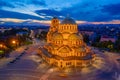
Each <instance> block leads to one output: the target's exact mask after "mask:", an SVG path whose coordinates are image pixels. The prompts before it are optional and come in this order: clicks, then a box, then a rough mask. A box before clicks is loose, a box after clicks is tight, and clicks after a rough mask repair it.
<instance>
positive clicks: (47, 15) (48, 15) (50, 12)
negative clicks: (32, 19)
mask: <svg viewBox="0 0 120 80" xmlns="http://www.w3.org/2000/svg"><path fill="white" fill-rule="evenodd" d="M35 13H36V14H38V15H42V16H44V17H45V18H46V19H51V18H52V17H54V16H57V17H58V18H60V19H61V18H63V16H64V14H63V13H62V12H60V11H57V10H54V9H43V10H36V11H35Z"/></svg>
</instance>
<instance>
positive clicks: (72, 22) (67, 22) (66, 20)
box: [61, 17, 76, 24]
mask: <svg viewBox="0 0 120 80" xmlns="http://www.w3.org/2000/svg"><path fill="white" fill-rule="evenodd" d="M61 24H76V22H75V21H74V20H73V19H72V18H70V17H66V18H65V19H64V20H63V21H62V22H61Z"/></svg>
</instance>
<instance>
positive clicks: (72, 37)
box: [68, 34, 82, 40]
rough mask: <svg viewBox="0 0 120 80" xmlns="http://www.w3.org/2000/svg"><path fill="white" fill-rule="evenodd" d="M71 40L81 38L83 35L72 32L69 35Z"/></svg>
mask: <svg viewBox="0 0 120 80" xmlns="http://www.w3.org/2000/svg"><path fill="white" fill-rule="evenodd" d="M68 39H69V40H81V39H82V37H81V36H79V35H78V34H71V35H70V36H69V37H68Z"/></svg>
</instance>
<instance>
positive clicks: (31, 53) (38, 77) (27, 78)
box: [0, 40, 120, 80]
mask: <svg viewBox="0 0 120 80" xmlns="http://www.w3.org/2000/svg"><path fill="white" fill-rule="evenodd" d="M44 44H45V43H44V42H43V41H40V42H39V41H38V40H37V41H36V42H35V43H34V44H32V45H28V46H22V47H20V48H18V49H16V50H15V51H13V52H11V55H10V58H8V59H4V60H5V61H6V63H5V61H4V60H3V61H2V62H1V61H0V63H1V64H0V80H107V79H109V80H113V78H111V74H110V73H113V72H116V71H117V74H118V73H119V72H120V68H119V66H120V64H119V63H118V62H117V61H116V59H117V58H119V56H118V55H114V54H113V53H109V52H108V53H101V52H100V51H99V50H96V49H94V51H95V52H96V53H97V56H98V57H96V58H95V62H94V63H93V64H92V65H91V66H90V67H86V68H83V69H82V71H83V72H84V73H85V72H89V71H91V73H87V74H79V75H67V74H66V76H63V77H61V76H59V75H60V74H62V73H59V72H55V71H54V68H53V67H51V66H49V65H48V64H47V63H45V62H44V61H43V60H42V59H41V57H40V56H38V55H36V53H37V49H38V48H39V47H40V46H41V47H42V46H43V45H44ZM99 56H101V57H99ZM3 62H4V63H3ZM108 74H110V75H108ZM106 75H107V76H106ZM113 77H114V75H113Z"/></svg>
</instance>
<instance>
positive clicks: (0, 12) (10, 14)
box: [0, 10, 44, 20]
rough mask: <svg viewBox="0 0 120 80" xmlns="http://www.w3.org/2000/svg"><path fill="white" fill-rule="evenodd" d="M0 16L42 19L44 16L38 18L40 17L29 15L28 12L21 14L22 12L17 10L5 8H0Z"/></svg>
mask: <svg viewBox="0 0 120 80" xmlns="http://www.w3.org/2000/svg"><path fill="white" fill-rule="evenodd" d="M0 18H16V19H36V20H44V18H40V17H37V16H33V15H29V14H23V13H18V12H12V11H5V10H0Z"/></svg>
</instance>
